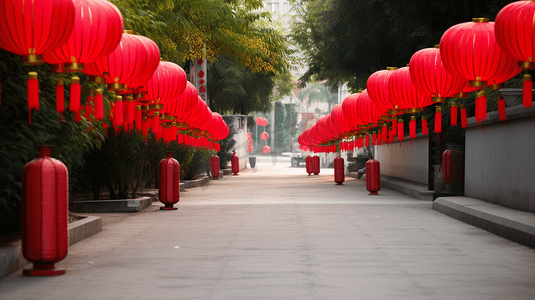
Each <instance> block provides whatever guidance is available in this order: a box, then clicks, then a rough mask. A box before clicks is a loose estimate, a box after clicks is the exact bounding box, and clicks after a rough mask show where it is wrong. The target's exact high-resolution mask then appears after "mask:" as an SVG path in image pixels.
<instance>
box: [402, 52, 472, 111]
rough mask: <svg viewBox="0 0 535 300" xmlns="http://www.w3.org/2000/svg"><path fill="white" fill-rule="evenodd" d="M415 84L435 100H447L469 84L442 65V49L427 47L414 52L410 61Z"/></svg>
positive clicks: (437, 101)
mask: <svg viewBox="0 0 535 300" xmlns="http://www.w3.org/2000/svg"><path fill="white" fill-rule="evenodd" d="M409 71H410V74H411V79H412V81H413V82H414V85H416V87H417V88H418V89H419V90H420V91H422V92H423V93H424V94H426V95H428V96H431V97H433V98H432V99H433V102H435V103H442V102H446V98H447V97H453V96H454V95H455V94H458V93H459V92H461V91H462V90H463V88H464V87H465V86H467V85H468V81H467V80H464V79H461V78H459V77H456V76H453V75H452V74H450V73H449V72H448V71H446V68H445V67H444V66H443V65H442V59H441V58H440V50H439V49H438V48H426V49H422V50H420V51H418V52H416V53H414V54H413V55H412V57H411V60H410V63H409Z"/></svg>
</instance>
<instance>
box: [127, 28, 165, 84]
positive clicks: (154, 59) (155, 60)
mask: <svg viewBox="0 0 535 300" xmlns="http://www.w3.org/2000/svg"><path fill="white" fill-rule="evenodd" d="M136 37H137V38H138V39H139V40H140V41H141V43H142V44H143V47H144V49H145V54H144V55H143V56H144V57H146V63H145V65H143V72H141V73H138V75H137V76H134V77H131V78H130V79H129V80H126V86H127V88H128V93H132V94H137V93H140V92H141V89H142V88H143V86H144V85H145V84H146V83H147V81H149V79H151V78H152V75H153V74H154V71H156V68H158V65H159V64H160V49H158V46H157V45H156V43H155V42H154V41H153V40H151V39H149V38H148V37H144V36H141V35H136Z"/></svg>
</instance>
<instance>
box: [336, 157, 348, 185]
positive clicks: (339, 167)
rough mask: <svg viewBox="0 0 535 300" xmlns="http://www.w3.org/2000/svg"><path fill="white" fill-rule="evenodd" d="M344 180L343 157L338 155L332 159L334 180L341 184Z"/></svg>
mask: <svg viewBox="0 0 535 300" xmlns="http://www.w3.org/2000/svg"><path fill="white" fill-rule="evenodd" d="M344 181H345V174H344V159H343V158H341V157H340V156H338V157H336V158H335V159H334V182H336V184H337V185H342V184H343V183H344Z"/></svg>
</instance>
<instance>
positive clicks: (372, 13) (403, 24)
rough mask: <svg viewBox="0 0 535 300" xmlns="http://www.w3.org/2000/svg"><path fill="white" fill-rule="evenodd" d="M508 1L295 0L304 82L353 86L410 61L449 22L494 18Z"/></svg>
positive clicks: (295, 31)
mask: <svg viewBox="0 0 535 300" xmlns="http://www.w3.org/2000/svg"><path fill="white" fill-rule="evenodd" d="M509 2H512V1H506V0H490V1H483V0H454V1H439V0H431V1H430V0H410V1H409V0H396V1H394V0H371V1H370V0H355V1H351V0H328V1H323V0H295V1H294V4H295V7H296V12H297V15H296V17H295V19H294V20H293V25H292V32H293V34H292V38H293V40H294V41H295V42H296V43H297V44H298V45H300V46H301V48H302V51H303V53H304V56H305V61H306V63H307V64H308V70H307V71H306V73H305V74H304V75H303V76H302V78H300V79H301V80H302V81H303V85H304V83H306V82H311V81H312V79H313V78H314V77H315V76H317V78H316V80H328V81H327V85H329V86H331V87H332V88H333V90H336V88H337V86H338V84H339V83H342V84H343V83H348V86H349V87H350V88H351V89H352V90H353V91H356V90H357V89H359V88H363V87H365V84H366V80H367V78H368V76H369V75H371V74H372V73H373V72H375V71H377V70H382V69H385V68H386V67H388V66H393V67H401V66H405V65H406V64H408V62H409V60H410V57H411V56H412V54H414V52H416V51H418V50H420V49H422V48H427V47H433V45H435V44H438V43H439V42H440V37H441V36H442V34H443V33H444V31H446V30H447V29H448V28H449V27H451V26H453V25H455V24H458V23H462V22H467V21H470V20H471V19H472V18H473V17H486V18H489V19H491V20H493V19H494V18H495V17H496V14H497V13H498V11H499V10H500V9H501V8H502V7H503V6H505V5H506V4H507V3H509Z"/></svg>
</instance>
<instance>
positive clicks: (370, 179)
mask: <svg viewBox="0 0 535 300" xmlns="http://www.w3.org/2000/svg"><path fill="white" fill-rule="evenodd" d="M366 188H367V189H368V191H369V192H370V195H379V194H378V193H377V192H378V191H380V190H381V164H380V163H379V161H377V160H375V159H373V158H372V159H370V160H368V161H367V162H366Z"/></svg>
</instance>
